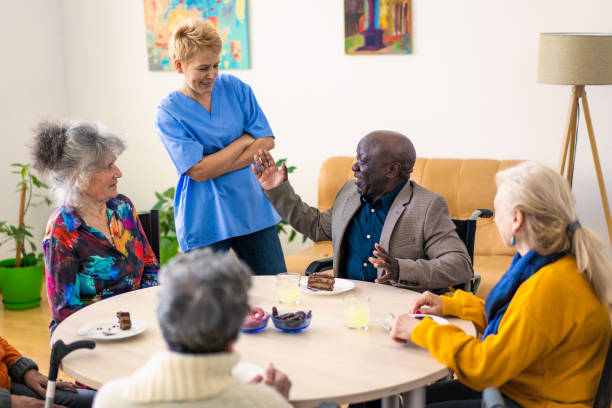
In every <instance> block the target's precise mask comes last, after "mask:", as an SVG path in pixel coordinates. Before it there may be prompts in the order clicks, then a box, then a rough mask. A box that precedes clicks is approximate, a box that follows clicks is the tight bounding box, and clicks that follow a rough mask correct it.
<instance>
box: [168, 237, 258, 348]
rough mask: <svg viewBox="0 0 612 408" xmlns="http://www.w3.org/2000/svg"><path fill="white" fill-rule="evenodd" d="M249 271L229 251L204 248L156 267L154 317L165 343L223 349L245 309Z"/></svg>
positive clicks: (239, 325) (241, 320) (230, 340)
mask: <svg viewBox="0 0 612 408" xmlns="http://www.w3.org/2000/svg"><path fill="white" fill-rule="evenodd" d="M250 287H251V271H250V269H249V268H248V267H247V266H246V264H244V263H242V262H241V261H239V260H237V259H236V258H235V257H234V256H233V255H232V254H231V253H229V252H226V253H220V252H213V251H212V250H211V249H210V248H202V249H196V250H193V251H190V252H187V253H184V254H179V255H177V256H176V257H174V258H173V259H171V260H170V262H168V264H167V265H166V266H164V267H163V268H162V270H161V289H160V293H159V299H158V306H157V318H158V320H159V326H160V328H161V331H162V335H163V337H164V340H166V343H167V344H168V348H169V349H170V350H172V351H176V352H179V353H192V354H206V353H218V352H223V351H226V350H227V348H228V345H229V344H230V342H232V341H235V340H236V338H237V337H238V334H239V332H240V328H241V326H242V323H243V321H244V317H245V316H246V314H247V313H248V312H249V310H250V308H249V304H248V297H247V291H248V289H249V288H250Z"/></svg>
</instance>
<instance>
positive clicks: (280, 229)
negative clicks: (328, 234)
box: [276, 158, 308, 243]
mask: <svg viewBox="0 0 612 408" xmlns="http://www.w3.org/2000/svg"><path fill="white" fill-rule="evenodd" d="M283 163H285V166H287V159H286V158H285V159H278V160H277V161H276V166H277V167H280V166H282V164H283ZM295 169H297V167H295V166H287V174H290V173H293V171H294V170H295ZM287 229H288V230H289V232H287ZM276 233H277V234H278V235H280V234H286V235H289V237H288V238H287V241H289V242H291V241H293V240H294V239H295V237H297V234H298V232H297V231H296V230H294V229H293V228H291V227H290V226H289V223H288V222H287V221H285V220H280V221H279V222H278V224H276ZM306 239H308V238H307V237H306V235H303V234H302V243H304V242H306Z"/></svg>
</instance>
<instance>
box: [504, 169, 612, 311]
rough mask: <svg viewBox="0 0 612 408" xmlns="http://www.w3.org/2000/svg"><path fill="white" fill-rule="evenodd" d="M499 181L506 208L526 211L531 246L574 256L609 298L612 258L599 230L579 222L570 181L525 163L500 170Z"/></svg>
mask: <svg viewBox="0 0 612 408" xmlns="http://www.w3.org/2000/svg"><path fill="white" fill-rule="evenodd" d="M495 182H496V183H497V187H498V190H499V191H501V194H502V195H501V197H500V199H501V201H502V207H504V208H503V210H502V211H513V210H520V211H521V212H522V213H523V215H524V217H525V227H526V231H527V240H528V242H529V244H530V246H531V247H532V248H533V249H535V251H536V252H537V253H539V254H541V255H548V254H551V253H554V252H567V253H569V254H571V255H572V256H574V258H576V263H577V265H578V270H579V271H580V272H582V273H584V274H585V275H586V277H587V279H588V280H589V282H590V284H591V287H592V288H593V290H594V291H595V294H596V295H597V297H598V298H599V299H600V300H601V301H602V302H604V301H606V300H607V299H606V295H607V293H606V291H607V289H608V287H609V284H610V271H612V261H611V260H610V257H609V256H608V253H607V251H606V248H605V246H604V244H603V242H602V241H601V239H600V238H599V237H598V236H597V235H596V234H595V232H594V231H593V230H591V229H590V228H588V227H585V226H580V224H575V222H577V221H578V214H577V213H576V208H575V206H574V197H573V196H572V193H571V191H570V187H569V184H568V183H567V181H566V180H565V179H564V178H563V177H561V175H559V173H557V172H555V171H554V170H552V169H550V168H548V167H546V166H543V165H541V164H538V163H535V162H523V163H520V164H518V165H517V166H515V167H511V168H509V169H506V170H503V171H500V172H499V173H497V175H496V176H495Z"/></svg>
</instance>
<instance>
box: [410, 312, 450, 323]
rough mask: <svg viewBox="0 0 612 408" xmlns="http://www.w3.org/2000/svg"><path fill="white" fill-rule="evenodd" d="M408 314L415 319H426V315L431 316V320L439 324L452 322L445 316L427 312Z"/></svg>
mask: <svg viewBox="0 0 612 408" xmlns="http://www.w3.org/2000/svg"><path fill="white" fill-rule="evenodd" d="M408 316H410V317H414V318H415V319H419V320H422V319H424V318H426V317H429V318H430V319H431V320H433V321H434V322H436V323H438V324H450V323H449V321H448V320H446V319H445V318H443V317H440V316H434V315H430V314H425V313H415V314H411V313H409V314H408Z"/></svg>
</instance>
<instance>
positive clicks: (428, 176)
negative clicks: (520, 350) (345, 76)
mask: <svg viewBox="0 0 612 408" xmlns="http://www.w3.org/2000/svg"><path fill="white" fill-rule="evenodd" d="M354 161H355V159H354V158H353V157H348V156H337V157H331V158H329V159H327V160H326V161H325V162H324V163H323V165H322V166H321V172H320V174H319V189H318V192H319V203H318V208H319V210H321V211H326V210H328V209H329V208H331V206H332V204H333V201H334V198H335V196H336V193H337V192H338V190H339V189H340V187H341V186H342V184H344V183H345V182H346V180H348V179H351V178H352V177H353V172H352V171H351V165H352V164H353V162H354ZM517 163H519V161H518V160H503V161H499V160H486V159H425V158H417V161H416V163H415V167H414V172H413V173H412V176H411V179H412V180H414V181H415V182H417V183H418V184H420V185H422V186H424V187H426V188H428V189H430V190H432V191H435V192H436V193H438V194H440V195H442V196H443V197H444V198H445V199H446V202H447V203H448V208H449V210H450V214H451V217H453V218H463V219H465V218H469V217H470V215H471V214H472V212H473V211H474V210H476V209H478V208H488V209H493V199H494V197H495V191H496V188H495V180H494V176H495V173H497V172H498V171H499V170H502V169H504V168H507V167H512V166H514V165H515V164H517ZM513 255H514V251H513V250H512V249H511V248H508V247H506V246H505V245H504V244H503V242H502V241H501V239H500V238H499V235H498V233H497V228H496V226H495V223H494V222H493V220H492V219H491V218H489V219H479V220H478V223H477V228H476V242H475V246H474V271H475V272H477V273H479V274H480V275H481V276H482V282H481V284H480V288H479V289H478V292H477V295H478V296H480V297H482V298H484V297H486V295H487V294H488V293H489V291H490V290H491V288H492V287H493V285H495V283H496V282H497V281H498V280H499V278H500V277H501V276H502V275H503V273H504V272H505V271H506V270H507V268H508V266H509V265H510V260H511V259H512V256H513ZM330 256H333V249H332V246H331V242H329V241H326V242H317V243H315V244H314V245H312V246H311V247H309V248H307V249H305V250H303V251H301V252H299V253H297V254H295V255H288V256H286V257H285V261H286V263H287V270H289V271H296V272H300V273H304V271H305V270H306V267H307V266H308V265H309V264H310V262H312V261H314V260H317V259H321V258H326V257H330Z"/></svg>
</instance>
